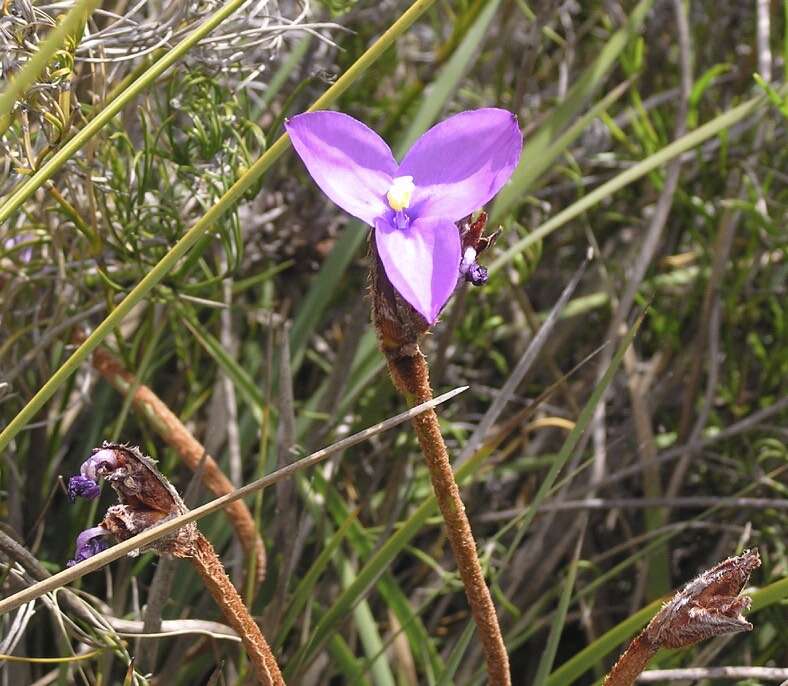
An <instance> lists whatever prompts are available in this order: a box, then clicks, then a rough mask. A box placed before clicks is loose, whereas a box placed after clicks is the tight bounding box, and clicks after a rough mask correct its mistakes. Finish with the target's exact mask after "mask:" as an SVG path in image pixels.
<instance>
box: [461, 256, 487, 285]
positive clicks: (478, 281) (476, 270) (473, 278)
mask: <svg viewBox="0 0 788 686" xmlns="http://www.w3.org/2000/svg"><path fill="white" fill-rule="evenodd" d="M465 280H466V281H470V282H471V283H472V284H473V285H474V286H483V285H484V284H486V283H487V267H482V265H480V264H478V263H476V262H474V263H473V264H471V265H470V266H469V267H468V271H466V272H465Z"/></svg>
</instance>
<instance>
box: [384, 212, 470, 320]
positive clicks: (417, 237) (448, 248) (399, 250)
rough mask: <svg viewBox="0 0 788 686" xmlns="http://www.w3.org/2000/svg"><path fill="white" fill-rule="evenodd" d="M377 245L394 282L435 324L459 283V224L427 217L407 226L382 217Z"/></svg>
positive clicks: (404, 296)
mask: <svg viewBox="0 0 788 686" xmlns="http://www.w3.org/2000/svg"><path fill="white" fill-rule="evenodd" d="M375 245H376V247H377V250H378V255H380V260H381V262H382V263H383V268H384V269H385V270H386V276H387V277H388V278H389V281H391V285H392V286H394V288H396V289H397V291H398V292H399V294H400V295H401V296H402V297H403V298H405V300H407V301H408V302H409V303H410V304H411V305H413V307H414V308H415V309H416V311H417V312H419V314H421V315H422V316H423V317H424V318H425V319H426V320H427V321H428V322H429V323H430V324H433V323H434V322H435V320H436V319H437V317H438V313H439V312H440V311H441V308H442V307H443V306H444V305H445V304H446V301H447V300H448V299H449V296H451V294H452V292H453V291H454V287H455V286H456V285H457V278H458V276H459V264H460V234H459V232H458V231H457V227H456V226H455V225H454V223H453V222H452V221H450V220H448V219H441V218H439V217H426V218H420V219H416V220H414V221H413V222H411V224H410V226H409V227H408V228H407V229H395V228H394V227H393V226H391V225H390V224H389V223H388V222H387V221H386V220H385V219H379V220H377V221H376V222H375Z"/></svg>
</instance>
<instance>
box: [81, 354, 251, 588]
mask: <svg viewBox="0 0 788 686" xmlns="http://www.w3.org/2000/svg"><path fill="white" fill-rule="evenodd" d="M93 366H94V367H95V368H96V369H97V370H98V371H99V373H100V374H101V375H102V376H103V377H104V378H105V379H106V380H107V381H108V382H109V383H110V384H111V385H112V386H114V387H115V388H116V389H117V390H118V391H119V392H120V393H123V394H127V393H129V392H132V393H133V395H132V403H133V405H134V407H135V408H136V409H137V411H138V412H140V413H142V414H143V415H145V417H147V418H148V420H149V421H150V423H151V424H152V426H153V428H154V429H155V431H156V433H158V434H159V435H160V436H161V437H162V438H163V439H164V441H166V443H167V444H168V445H169V446H170V447H172V448H173V449H174V450H175V452H176V453H177V454H178V456H179V457H180V458H181V460H183V462H184V463H185V464H186V465H187V466H188V467H189V469H191V470H193V471H196V470H197V469H202V481H203V483H204V484H205V486H206V487H207V488H208V489H209V490H210V491H211V492H212V493H213V494H214V495H217V496H221V495H226V494H228V493H232V492H233V491H234V490H235V487H234V486H233V484H232V483H231V482H230V480H229V479H228V478H227V477H226V476H225V474H224V472H222V470H221V468H220V467H219V465H218V464H217V463H216V460H214V459H213V458H212V457H211V456H210V455H208V454H207V453H206V452H205V448H204V447H203V445H202V444H201V443H200V442H199V441H198V440H197V439H196V438H195V437H194V436H193V435H192V433H191V432H190V431H189V430H188V429H187V428H186V426H184V424H183V422H181V420H180V419H178V417H176V416H175V414H174V413H173V412H172V410H170V408H169V407H167V404H166V403H165V402H164V401H163V400H162V399H161V398H159V396H157V395H156V394H155V393H154V392H153V391H152V390H151V389H150V388H148V386H146V385H144V384H142V383H140V382H139V380H138V379H137V378H135V377H134V375H133V374H131V373H130V372H129V371H127V370H126V369H125V368H124V367H123V365H122V364H121V362H120V361H119V360H118V359H116V358H115V357H114V356H113V355H112V354H110V353H109V352H108V351H106V350H104V349H101V348H97V349H96V350H95V351H94V352H93ZM225 513H226V514H227V517H228V518H229V519H230V521H231V522H232V524H233V527H234V528H235V532H236V534H237V536H238V539H239V540H240V542H241V545H242V546H243V549H244V551H245V552H246V554H247V555H250V556H253V557H254V559H255V576H254V578H255V581H256V582H257V583H258V584H259V583H261V582H262V581H263V580H264V579H265V572H266V554H265V546H264V545H263V541H262V539H261V538H260V536H259V535H258V532H257V526H256V524H255V520H254V517H252V513H251V512H250V511H249V508H248V507H247V506H246V504H245V503H244V502H243V501H240V500H237V501H236V502H234V503H230V504H229V505H227V507H226V509H225Z"/></svg>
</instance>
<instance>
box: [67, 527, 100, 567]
mask: <svg viewBox="0 0 788 686" xmlns="http://www.w3.org/2000/svg"><path fill="white" fill-rule="evenodd" d="M108 535H109V531H107V530H106V529H105V528H104V527H102V526H94V527H92V528H90V529H85V530H84V531H83V532H82V533H81V534H79V536H77V544H76V552H75V553H74V559H73V560H69V561H68V562H67V563H66V566H67V567H73V566H74V565H75V564H78V563H79V562H82V561H83V560H87V559H88V558H89V557H93V556H94V555H97V554H98V553H100V552H101V551H102V550H106V549H107V548H108V547H109V544H108V543H107V541H106V540H105V538H104V537H105V536H108Z"/></svg>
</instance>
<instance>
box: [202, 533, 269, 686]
mask: <svg viewBox="0 0 788 686" xmlns="http://www.w3.org/2000/svg"><path fill="white" fill-rule="evenodd" d="M189 559H190V560H191V562H192V564H193V565H194V567H195V569H196V570H197V572H198V573H199V574H200V576H201V577H202V579H203V582H204V583H205V587H206V588H207V589H208V591H209V592H210V594H211V596H213V599H214V600H215V601H216V604H217V605H218V606H219V607H220V608H221V610H222V614H223V615H224V617H225V619H226V620H227V623H228V624H229V625H230V626H231V627H232V628H233V629H235V631H236V632H237V633H238V635H239V636H240V637H241V641H242V642H243V645H244V648H245V649H246V654H247V655H248V656H249V661H250V662H251V663H252V668H253V669H254V672H255V675H256V677H257V680H258V682H260V683H261V684H264V685H265V686H284V683H285V680H284V679H283V678H282V672H281V671H280V670H279V665H278V664H277V663H276V658H274V655H273V653H272V652H271V648H270V646H269V645H268V643H267V641H266V640H265V638H264V636H263V633H262V631H260V627H259V626H257V624H256V623H255V621H254V620H253V619H252V617H251V615H250V614H249V610H247V608H246V605H244V602H243V600H241V596H240V595H238V591H236V590H235V586H233V584H232V582H231V581H230V578H229V577H228V576H227V573H226V572H225V570H224V565H222V562H221V560H220V559H219V556H218V555H217V554H216V551H215V550H214V549H213V546H212V545H211V543H210V542H209V541H208V539H206V538H205V537H204V536H203V535H202V534H199V533H198V534H197V537H196V539H195V541H194V544H193V546H192V550H191V555H190V556H189Z"/></svg>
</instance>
